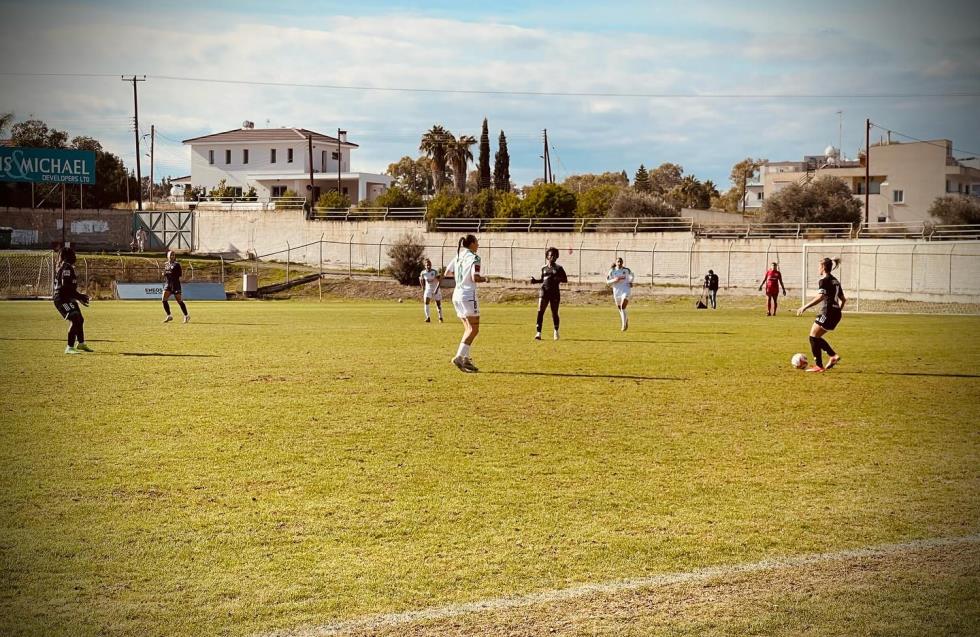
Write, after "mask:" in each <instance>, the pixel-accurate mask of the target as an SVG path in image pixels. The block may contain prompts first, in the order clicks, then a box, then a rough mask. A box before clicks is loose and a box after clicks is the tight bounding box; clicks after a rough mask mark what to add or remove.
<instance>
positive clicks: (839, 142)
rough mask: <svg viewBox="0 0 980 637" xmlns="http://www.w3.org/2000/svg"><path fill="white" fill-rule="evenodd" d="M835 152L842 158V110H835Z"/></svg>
mask: <svg viewBox="0 0 980 637" xmlns="http://www.w3.org/2000/svg"><path fill="white" fill-rule="evenodd" d="M837 152H838V157H839V158H841V159H843V158H844V111H837Z"/></svg>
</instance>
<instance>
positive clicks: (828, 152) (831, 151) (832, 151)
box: [823, 145, 840, 159]
mask: <svg viewBox="0 0 980 637" xmlns="http://www.w3.org/2000/svg"><path fill="white" fill-rule="evenodd" d="M823 154H824V157H833V158H835V159H836V158H837V157H840V150H838V149H837V148H835V147H834V146H832V145H831V146H827V147H826V148H824V149H823Z"/></svg>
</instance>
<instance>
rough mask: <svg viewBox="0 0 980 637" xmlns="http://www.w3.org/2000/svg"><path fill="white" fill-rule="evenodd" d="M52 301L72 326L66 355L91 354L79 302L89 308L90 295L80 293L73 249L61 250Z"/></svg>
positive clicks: (69, 329) (70, 326)
mask: <svg viewBox="0 0 980 637" xmlns="http://www.w3.org/2000/svg"><path fill="white" fill-rule="evenodd" d="M51 299H52V300H53V301H54V306H55V307H56V308H57V309H58V312H59V313H60V314H61V318H63V319H65V320H66V321H68V322H69V323H70V324H71V325H69V326H68V347H66V348H65V354H78V353H80V352H91V351H92V348H90V347H89V346H88V345H86V344H85V331H84V329H83V325H84V323H85V319H84V318H83V317H82V310H81V308H79V307H78V304H79V302H81V304H82V305H85V306H88V302H89V298H88V295H86V294H82V293H81V292H79V291H78V276H77V275H76V274H75V251H74V250H72V249H71V248H62V249H61V253H60V259H59V260H58V271H57V272H56V273H55V275H54V294H52V295H51ZM76 343H77V344H76Z"/></svg>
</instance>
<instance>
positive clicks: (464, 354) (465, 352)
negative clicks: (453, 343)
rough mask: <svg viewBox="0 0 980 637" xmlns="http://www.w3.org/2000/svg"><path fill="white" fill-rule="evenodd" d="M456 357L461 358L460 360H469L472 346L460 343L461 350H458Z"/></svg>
mask: <svg viewBox="0 0 980 637" xmlns="http://www.w3.org/2000/svg"><path fill="white" fill-rule="evenodd" d="M456 356H459V357H460V358H469V357H470V346H469V345H467V344H466V343H463V342H460V344H459V349H457V350H456Z"/></svg>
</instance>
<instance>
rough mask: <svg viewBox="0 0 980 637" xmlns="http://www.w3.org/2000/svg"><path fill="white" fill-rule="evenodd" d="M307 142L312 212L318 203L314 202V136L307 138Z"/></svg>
mask: <svg viewBox="0 0 980 637" xmlns="http://www.w3.org/2000/svg"><path fill="white" fill-rule="evenodd" d="M306 142H307V143H308V144H309V147H310V150H309V154H310V210H313V206H315V205H316V202H315V201H314V200H313V135H307V136H306Z"/></svg>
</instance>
